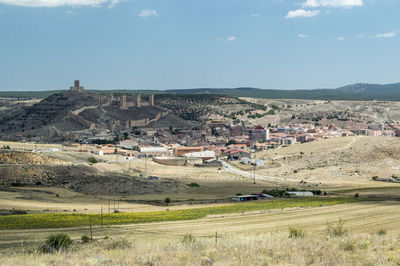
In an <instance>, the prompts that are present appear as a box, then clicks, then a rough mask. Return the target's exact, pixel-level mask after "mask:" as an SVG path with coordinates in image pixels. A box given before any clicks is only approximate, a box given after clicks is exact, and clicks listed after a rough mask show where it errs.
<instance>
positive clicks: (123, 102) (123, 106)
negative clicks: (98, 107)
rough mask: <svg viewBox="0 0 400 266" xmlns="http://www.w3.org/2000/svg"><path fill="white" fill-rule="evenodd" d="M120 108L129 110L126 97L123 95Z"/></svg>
mask: <svg viewBox="0 0 400 266" xmlns="http://www.w3.org/2000/svg"><path fill="white" fill-rule="evenodd" d="M119 108H120V109H128V108H127V107H126V95H123V96H122V97H121V101H120V103H119Z"/></svg>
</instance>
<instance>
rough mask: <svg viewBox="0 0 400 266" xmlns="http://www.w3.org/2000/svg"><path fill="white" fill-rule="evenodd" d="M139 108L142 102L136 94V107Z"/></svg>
mask: <svg viewBox="0 0 400 266" xmlns="http://www.w3.org/2000/svg"><path fill="white" fill-rule="evenodd" d="M141 106H142V102H141V99H140V94H138V95H137V96H136V107H141Z"/></svg>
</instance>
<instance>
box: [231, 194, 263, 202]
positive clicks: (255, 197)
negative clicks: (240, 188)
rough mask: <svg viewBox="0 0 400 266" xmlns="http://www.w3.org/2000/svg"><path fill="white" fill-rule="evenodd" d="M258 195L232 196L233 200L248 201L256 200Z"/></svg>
mask: <svg viewBox="0 0 400 266" xmlns="http://www.w3.org/2000/svg"><path fill="white" fill-rule="evenodd" d="M258 199H259V197H258V195H240V196H234V197H232V200H233V201H250V200H258Z"/></svg>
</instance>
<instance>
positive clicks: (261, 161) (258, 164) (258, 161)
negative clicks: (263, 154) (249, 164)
mask: <svg viewBox="0 0 400 266" xmlns="http://www.w3.org/2000/svg"><path fill="white" fill-rule="evenodd" d="M255 164H256V166H264V160H256V162H255Z"/></svg>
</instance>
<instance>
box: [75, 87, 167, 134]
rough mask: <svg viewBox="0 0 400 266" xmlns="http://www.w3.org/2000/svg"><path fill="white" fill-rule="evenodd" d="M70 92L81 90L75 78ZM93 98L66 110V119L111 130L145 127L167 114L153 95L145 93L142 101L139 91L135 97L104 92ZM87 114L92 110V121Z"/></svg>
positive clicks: (93, 127)
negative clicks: (87, 103) (89, 102)
mask: <svg viewBox="0 0 400 266" xmlns="http://www.w3.org/2000/svg"><path fill="white" fill-rule="evenodd" d="M70 91H71V92H78V91H79V92H83V91H85V89H84V87H83V86H80V82H79V80H75V81H74V86H72V87H70ZM97 98H98V103H97V105H95V106H85V107H83V108H80V109H78V110H73V111H69V112H68V117H67V118H68V119H69V120H71V121H73V122H76V123H78V124H80V125H81V126H82V127H84V128H92V129H108V130H112V131H113V130H116V129H131V128H133V127H145V126H147V125H148V124H150V123H152V122H155V121H158V120H160V119H161V118H163V117H165V116H166V115H168V114H169V113H170V111H169V110H167V109H164V108H161V107H158V106H157V107H156V106H155V104H154V94H151V95H149V96H148V99H147V101H143V100H142V96H141V95H140V94H138V95H135V96H132V95H122V96H119V97H115V96H114V95H113V94H107V95H99V96H97ZM146 98H147V97H146ZM148 108H150V109H148ZM118 110H119V111H118ZM149 111H151V112H149ZM88 113H96V114H97V116H98V117H96V119H95V121H93V119H89V117H90V118H92V117H91V115H88ZM98 113H100V114H98ZM111 113H112V114H111Z"/></svg>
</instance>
